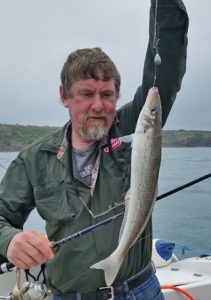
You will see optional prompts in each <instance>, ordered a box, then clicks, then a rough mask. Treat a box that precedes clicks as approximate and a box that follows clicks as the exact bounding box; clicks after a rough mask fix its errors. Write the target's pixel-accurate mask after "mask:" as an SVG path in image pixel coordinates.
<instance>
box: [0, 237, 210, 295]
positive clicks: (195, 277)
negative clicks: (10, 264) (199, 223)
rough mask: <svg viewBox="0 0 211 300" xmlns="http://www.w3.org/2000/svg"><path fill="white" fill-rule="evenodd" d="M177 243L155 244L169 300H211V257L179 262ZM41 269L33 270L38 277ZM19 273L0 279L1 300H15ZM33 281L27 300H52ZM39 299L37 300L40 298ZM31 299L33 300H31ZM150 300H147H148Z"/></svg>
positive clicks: (158, 270) (23, 280)
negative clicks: (13, 294)
mask: <svg viewBox="0 0 211 300" xmlns="http://www.w3.org/2000/svg"><path fill="white" fill-rule="evenodd" d="M173 250H174V243H173V242H171V241H170V242H169V241H163V240H160V239H154V240H153V252H152V261H153V263H154V265H155V269H156V275H157V277H158V280H159V282H160V285H161V289H162V292H163V294H164V297H165V300H187V299H191V300H210V298H211V296H210V295H211V256H209V255H202V256H197V257H189V258H185V259H178V257H177V256H176V255H175V254H174V252H173ZM39 271H40V268H38V267H36V268H33V269H32V270H30V272H31V274H33V276H34V277H36V276H37V274H38V273H39ZM20 275H21V277H20V278H21V279H20V282H19V284H20V287H21V288H22V287H23V286H24V284H26V277H25V272H24V271H21V272H20ZM16 276H17V270H16V269H15V268H13V270H12V271H11V272H8V273H4V274H2V275H0V300H12V299H14V298H12V296H11V292H12V291H13V289H14V286H15V284H16V279H17V277H16ZM41 282H42V279H41V280H40V283H39V284H40V285H39V284H37V285H36V282H34V280H32V281H31V286H29V285H28V286H26V289H25V295H24V294H23V296H22V299H23V300H40V299H42V298H40V294H39V293H43V296H44V298H45V299H46V300H50V299H51V297H50V295H48V294H47V289H46V287H45V286H44V285H43V284H42V283H41ZM36 295H38V296H39V298H38V296H37V298H36ZM30 297H31V298H30ZM15 300H16V299H15ZM146 300H147V299H146Z"/></svg>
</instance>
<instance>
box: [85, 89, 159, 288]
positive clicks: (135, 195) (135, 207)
mask: <svg viewBox="0 0 211 300" xmlns="http://www.w3.org/2000/svg"><path fill="white" fill-rule="evenodd" d="M161 128H162V117H161V103H160V96H159V92H158V88H157V87H152V88H151V89H150V90H149V92H148V96H147V99H146V102H145V104H144V106H143V108H142V110H141V112H140V115H139V118H138V121H137V125H136V129H135V133H134V135H133V141H132V154H131V181H130V189H129V191H128V192H127V194H126V196H125V215H124V219H123V223H122V226H121V229H120V235H119V244H118V246H117V248H116V249H115V250H114V252H113V253H112V254H111V255H110V256H109V257H107V258H105V259H104V260H102V261H100V262H97V263H96V264H94V265H92V266H91V268H93V269H103V270H104V273H105V281H106V284H107V286H110V285H111V284H112V283H113V281H114V279H115V278H116V276H117V273H118V271H119V269H120V267H121V265H122V263H123V260H124V257H125V255H126V254H127V252H128V250H129V248H130V247H131V246H132V245H133V244H134V243H135V242H136V240H137V239H138V238H139V236H140V235H141V233H142V232H143V230H144V229H145V226H146V224H147V222H148V220H149V217H150V215H151V213H152V210H153V206H154V203H155V200H156V191H157V179H158V174H159V169H160V161H161V144H162V139H161V135H162V134H161ZM123 140H124V139H123Z"/></svg>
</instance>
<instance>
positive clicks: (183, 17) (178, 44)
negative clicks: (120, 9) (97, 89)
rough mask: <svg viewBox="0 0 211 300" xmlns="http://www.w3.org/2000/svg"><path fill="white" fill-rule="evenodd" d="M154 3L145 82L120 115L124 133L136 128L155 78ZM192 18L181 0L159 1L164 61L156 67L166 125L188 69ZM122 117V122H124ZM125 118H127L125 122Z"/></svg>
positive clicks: (159, 44)
mask: <svg viewBox="0 0 211 300" xmlns="http://www.w3.org/2000/svg"><path fill="white" fill-rule="evenodd" d="M155 4H156V1H155V0H152V1H151V8H150V21H149V43H148V47H147V53H146V57H145V63H144V71H143V77H142V85H141V86H140V87H138V89H137V91H136V94H135V96H134V99H133V101H132V102H130V103H128V104H126V105H125V106H123V107H122V108H120V110H119V112H118V114H117V116H118V118H119V120H120V123H121V124H122V123H123V124H124V125H123V126H124V128H122V130H123V132H125V134H129V133H131V132H133V131H134V130H135V125H136V121H137V118H138V116H139V112H140V110H141V108H142V107H143V105H144V102H145V99H146V97H147V94H148V91H149V89H150V88H151V87H152V86H153V81H154V72H155V65H154V57H155V54H156V50H155V48H154V47H153V46H154V43H153V42H154V30H155V26H154V23H155V22H154V20H155ZM188 24H189V19H188V15H187V11H186V8H185V6H184V4H183V2H182V1H181V0H162V1H159V0H158V7H157V37H158V39H159V42H158V52H159V54H160V57H161V64H160V65H159V66H158V67H157V80H156V86H158V89H159V93H160V97H161V104H162V118H163V126H164V124H165V122H166V119H167V117H168V114H169V112H170V110H171V107H172V105H173V103H174V101H175V98H176V94H177V92H178V91H179V90H180V88H181V82H182V78H183V76H184V73H185V70H186V56H187V31H188ZM122 120H123V122H121V121H122ZM124 120H127V122H125V121H124Z"/></svg>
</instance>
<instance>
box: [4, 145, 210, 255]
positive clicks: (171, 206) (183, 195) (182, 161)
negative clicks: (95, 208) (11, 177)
mask: <svg viewBox="0 0 211 300" xmlns="http://www.w3.org/2000/svg"><path fill="white" fill-rule="evenodd" d="M17 154H18V153H17V152H0V179H1V178H2V177H3V176H4V174H5V172H6V169H7V167H8V166H9V164H10V162H11V161H12V160H13V159H14V158H15V157H16V156H17ZM208 173H211V148H209V147H208V148H163V150H162V161H161V168H160V174H159V180H158V195H161V194H163V193H166V192H168V191H171V190H173V189H175V188H177V187H180V186H182V185H184V184H186V183H188V182H191V181H192V180H195V179H197V178H199V177H202V176H204V175H206V174H208ZM24 228H25V229H34V230H39V231H42V232H45V223H44V221H43V220H42V219H41V218H40V217H39V215H38V214H37V212H36V210H34V211H33V212H32V213H31V215H30V217H29V219H28V220H27V222H26V224H25V227H24ZM210 228H211V178H208V179H206V180H204V181H201V182H199V183H197V184H194V185H193V186H191V187H188V188H186V189H184V190H182V191H179V192H177V193H175V194H173V195H171V196H168V197H166V198H163V199H162V200H159V201H157V202H156V204H155V207H154V211H153V238H159V239H163V240H166V241H172V242H175V244H176V248H175V249H176V250H175V252H176V255H177V256H179V257H180V258H181V257H182V254H185V255H186V256H196V255H197V256H198V255H200V254H211V229H210Z"/></svg>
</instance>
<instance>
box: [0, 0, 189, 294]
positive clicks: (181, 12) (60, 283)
mask: <svg viewBox="0 0 211 300" xmlns="http://www.w3.org/2000/svg"><path fill="white" fill-rule="evenodd" d="M152 2H153V5H152V8H151V12H150V40H149V45H148V50H147V54H146V60H145V66H144V73H143V83H142V86H140V87H139V88H138V89H137V92H136V94H135V96H134V99H133V101H132V102H130V103H128V104H127V105H125V106H124V107H122V108H121V109H119V110H118V111H117V115H116V118H115V120H114V123H113V125H112V128H111V130H110V137H111V138H112V145H113V155H114V157H115V159H116V160H117V161H118V163H119V164H120V165H121V166H122V170H123V172H121V171H120V170H119V168H118V166H117V164H116V162H115V160H114V159H112V157H111V155H110V154H109V153H108V151H107V150H108V145H107V144H106V143H101V145H100V146H99V156H98V159H99V160H97V161H98V162H99V166H98V171H97V172H95V173H94V175H95V179H96V181H95V184H94V187H92V188H90V187H89V186H87V185H86V183H85V182H84V181H83V179H82V178H81V177H80V175H79V174H78V172H77V169H76V166H75V165H74V164H73V173H74V176H75V178H76V180H77V186H78V189H79V192H80V195H81V196H82V198H83V199H84V201H85V202H86V204H87V206H88V207H89V208H90V209H91V210H92V212H94V213H99V212H102V211H104V210H106V209H107V208H108V207H109V205H113V204H114V203H115V202H119V201H122V200H123V198H124V194H125V193H126V191H127V190H128V188H129V182H130V159H131V149H130V146H129V145H127V144H124V143H121V142H119V141H118V140H116V138H118V137H119V136H123V135H128V134H130V133H132V132H134V129H135V125H136V121H137V118H138V115H139V112H140V110H141V108H142V106H143V104H144V101H145V99H146V96H147V93H148V90H149V88H150V87H151V86H152V83H153V78H154V63H153V59H154V55H155V50H154V49H153V47H152V42H153V34H154V9H155V8H154V5H155V3H154V2H155V1H154V0H153V1H152ZM161 3H162V4H161V5H159V7H158V24H159V38H160V42H159V53H160V56H161V58H162V64H161V65H160V66H159V68H158V71H157V85H158V87H159V91H160V95H161V101H162V109H163V124H164V123H165V121H166V119H167V116H168V113H169V111H170V109H171V107H172V105H173V103H174V100H175V97H176V93H177V92H178V90H179V89H180V86H181V80H182V77H183V75H184V72H185V66H186V46H187V29H188V17H187V13H186V11H185V8H184V6H183V4H182V1H180V0H168V1H167V0H166V1H164V0H162V1H161ZM169 3H171V5H169ZM68 126H71V124H69V123H68V124H66V125H65V126H64V127H63V128H62V129H60V130H58V131H56V132H55V133H53V134H51V135H49V136H48V137H47V138H44V139H42V140H40V141H38V142H36V143H34V144H33V145H32V146H30V147H28V148H27V149H25V150H24V151H22V152H21V153H20V154H19V155H18V157H17V159H15V160H14V161H13V162H12V163H11V165H10V167H9V168H8V170H7V172H6V175H5V177H4V179H3V180H2V183H1V186H0V254H2V255H3V256H6V251H7V247H8V244H9V242H10V240H11V238H12V237H13V236H14V235H15V234H16V233H17V232H20V231H21V230H22V228H23V224H24V222H25V221H26V219H27V217H28V215H29V213H30V212H31V210H32V209H34V207H37V210H38V212H39V214H40V216H41V217H42V218H43V219H44V220H45V221H46V232H47V235H48V237H49V240H51V241H57V240H59V239H62V238H64V237H66V236H68V235H70V234H73V233H75V232H77V231H79V230H81V229H83V228H86V227H88V226H90V225H92V224H94V223H96V222H99V221H101V220H103V219H105V218H106V217H109V216H112V215H114V214H116V213H117V212H118V211H119V210H118V209H117V208H116V209H114V210H113V211H111V212H109V213H108V214H106V215H105V216H103V217H99V218H97V219H93V218H92V217H91V216H90V214H89V213H88V212H87V209H86V208H85V206H84V205H83V204H82V202H81V201H80V200H79V198H78V196H77V195H76V193H75V191H74V189H73V186H72V184H71V181H70V176H69V172H68V151H67V143H66V140H65V137H66V130H67V128H68ZM121 221H122V220H120V219H119V220H117V221H115V222H112V223H110V224H108V225H106V226H103V227H100V228H98V229H96V230H94V231H92V232H90V233H87V234H86V235H83V236H81V237H80V238H78V239H76V240H74V241H72V242H69V243H66V244H64V245H62V246H61V247H59V248H58V249H57V250H56V255H55V258H54V259H53V260H51V261H49V262H48V263H47V280H48V285H49V287H50V288H51V289H52V291H53V292H54V293H55V294H59V293H68V292H74V291H78V292H88V291H92V290H95V289H96V288H98V287H102V286H105V281H104V273H103V271H102V270H95V269H90V266H91V265H92V264H94V263H96V262H98V261H99V260H101V259H103V258H105V257H107V256H108V255H109V254H110V253H111V252H113V250H114V249H115V248H116V247H117V242H118V235H119V229H120V226H121ZM151 242H152V222H151V219H150V221H149V222H148V224H147V226H146V229H145V230H144V232H143V234H142V235H141V237H140V238H139V240H138V241H137V242H136V244H135V245H134V246H133V247H132V248H131V249H130V250H129V252H128V255H127V256H126V258H125V260H124V263H123V265H122V267H121V269H120V271H119V273H118V275H117V278H116V279H115V282H114V286H115V285H117V284H118V283H120V282H121V281H122V280H124V279H126V278H127V277H129V276H131V275H134V274H135V273H137V272H138V271H139V270H140V269H142V268H143V267H145V266H146V265H147V264H148V263H149V261H150V259H151V248H152V245H151Z"/></svg>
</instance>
